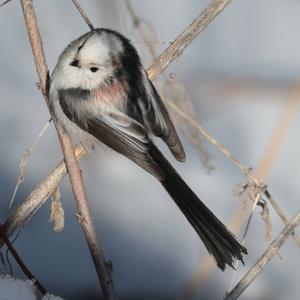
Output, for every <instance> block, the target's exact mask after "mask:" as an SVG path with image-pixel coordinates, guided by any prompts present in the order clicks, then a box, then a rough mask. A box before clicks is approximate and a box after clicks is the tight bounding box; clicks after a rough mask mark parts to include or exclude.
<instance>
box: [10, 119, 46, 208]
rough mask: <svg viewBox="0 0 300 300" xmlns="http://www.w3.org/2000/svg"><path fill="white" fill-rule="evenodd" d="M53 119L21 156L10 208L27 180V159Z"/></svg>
mask: <svg viewBox="0 0 300 300" xmlns="http://www.w3.org/2000/svg"><path fill="white" fill-rule="evenodd" d="M50 122H51V120H49V121H48V122H47V123H46V124H45V126H44V127H43V129H42V130H41V132H40V133H39V134H38V136H37V137H36V139H35V140H34V142H33V144H32V145H31V147H30V148H29V149H26V150H25V151H24V153H23V154H22V156H21V158H20V162H19V175H18V178H17V183H16V186H15V189H14V192H13V195H12V198H11V200H10V203H9V209H11V207H12V205H13V203H14V201H15V198H16V195H17V192H18V189H19V186H20V185H21V184H22V183H23V182H24V180H25V167H26V164H27V161H28V158H29V157H30V155H31V153H32V151H33V150H34V148H35V147H36V146H37V144H38V142H39V140H40V138H41V137H42V135H43V134H44V133H45V131H46V130H47V128H48V126H49V124H50Z"/></svg>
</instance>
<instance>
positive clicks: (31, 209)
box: [0, 8, 219, 246]
mask: <svg viewBox="0 0 300 300" xmlns="http://www.w3.org/2000/svg"><path fill="white" fill-rule="evenodd" d="M217 9H219V8H217ZM214 15H215V16H216V15H217V14H214ZM200 16H201V17H202V15H200ZM209 17H210V16H209ZM186 34H187V35H188V34H189V32H186ZM181 37H182V34H181ZM177 45H178V43H177ZM170 47H171V46H170ZM168 49H169V48H168ZM166 51H167V50H166ZM166 51H165V52H166ZM173 51H174V48H173ZM179 53H180V54H181V52H178V54H179ZM175 58H176V57H174V56H169V58H168V59H169V62H168V64H170V63H171V62H172V61H173V60H174V59H175ZM154 68H156V71H155V72H154V71H152V70H154ZM163 70H164V68H163V67H162V69H161V70H159V69H157V66H156V64H153V65H151V66H150V68H149V69H148V71H149V73H150V74H152V75H150V74H149V77H150V79H151V80H154V79H155V78H156V77H157V76H158V75H159V74H160V73H161V72H163ZM44 72H46V73H47V72H48V71H47V68H46V69H45V70H44ZM40 80H41V82H43V84H41V86H45V85H46V81H45V80H44V78H43V77H42V78H41V79H40ZM78 151H79V152H80V153H81V154H80V157H83V156H84V155H85V154H86V152H85V150H84V149H83V148H82V147H81V146H80V148H78ZM78 158H79V155H78V157H77V159H78ZM65 170H66V167H65V165H64V163H61V164H60V165H59V166H58V167H57V168H56V169H55V170H54V171H53V172H52V173H51V174H50V175H49V176H48V177H46V178H45V179H44V180H43V181H42V182H41V183H40V184H39V185H38V186H37V187H36V188H35V189H34V190H33V191H32V193H31V194H30V195H29V196H28V197H27V198H26V200H25V201H24V203H21V205H20V206H19V207H18V208H16V209H15V210H14V211H13V212H12V213H11V214H10V216H9V218H8V220H7V221H6V222H5V224H7V226H5V228H7V230H8V231H9V232H7V234H8V235H10V234H12V233H13V232H14V231H15V230H16V229H18V228H20V227H22V226H23V225H24V224H25V223H26V222H27V221H28V220H29V219H30V218H31V217H32V216H33V214H34V213H35V212H36V211H37V210H38V209H39V208H40V206H41V205H42V204H43V203H44V202H45V201H46V199H47V197H49V195H50V193H51V192H52V191H53V189H54V188H55V186H56V185H58V184H59V182H60V181H61V180H62V179H63V177H64V176H65V175H66V171H65ZM48 185H49V186H50V188H48V187H47V186H48ZM0 246H1V240H0Z"/></svg>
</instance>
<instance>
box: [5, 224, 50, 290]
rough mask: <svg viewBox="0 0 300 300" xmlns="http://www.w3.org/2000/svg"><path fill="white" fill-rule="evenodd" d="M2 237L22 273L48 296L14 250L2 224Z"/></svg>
mask: <svg viewBox="0 0 300 300" xmlns="http://www.w3.org/2000/svg"><path fill="white" fill-rule="evenodd" d="M0 235H1V237H2V239H3V240H4V242H5V244H6V246H7V248H8V250H9V251H10V253H11V254H12V256H13V257H14V259H15V260H16V262H17V264H18V265H19V266H20V268H21V269H22V271H23V272H24V274H25V275H26V276H27V277H28V278H29V279H30V280H32V281H33V282H34V284H35V285H36V286H37V288H38V289H39V290H40V292H41V293H42V294H43V295H45V294H47V293H48V292H47V290H46V289H45V288H44V286H43V285H42V284H41V283H40V282H39V280H37V278H36V277H35V276H34V275H33V274H32V273H31V271H30V270H29V269H28V267H27V266H26V265H25V263H24V262H23V260H22V259H21V257H20V256H19V254H18V252H17V251H16V249H15V248H14V246H13V245H12V243H11V242H10V240H9V239H8V237H7V235H6V233H5V231H4V229H3V227H2V224H1V223H0Z"/></svg>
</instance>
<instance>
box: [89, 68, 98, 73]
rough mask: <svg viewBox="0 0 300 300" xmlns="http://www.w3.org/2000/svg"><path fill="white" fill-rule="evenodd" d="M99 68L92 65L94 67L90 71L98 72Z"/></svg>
mask: <svg viewBox="0 0 300 300" xmlns="http://www.w3.org/2000/svg"><path fill="white" fill-rule="evenodd" d="M98 70H99V69H98V68H96V67H92V68H90V71H91V72H93V73H95V72H97V71H98Z"/></svg>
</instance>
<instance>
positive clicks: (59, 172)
mask: <svg viewBox="0 0 300 300" xmlns="http://www.w3.org/2000/svg"><path fill="white" fill-rule="evenodd" d="M84 154H85V149H84V148H83V147H82V146H81V145H79V146H78V147H77V148H76V149H75V155H76V158H77V159H80V158H82V157H83V155H84ZM66 175H67V169H66V164H65V162H64V161H63V160H62V161H61V162H60V163H59V164H58V165H57V166H56V167H55V168H54V169H53V170H52V171H51V172H50V173H49V175H48V176H47V177H45V178H44V179H43V180H42V181H41V182H40V183H39V184H38V185H37V186H36V187H35V188H34V189H33V190H32V191H31V193H30V194H29V195H28V196H27V198H26V199H25V200H24V201H22V203H21V204H20V205H19V206H18V207H17V208H16V209H14V210H13V211H12V212H11V213H10V214H9V216H8V218H7V219H6V221H5V223H4V224H3V229H4V231H5V233H6V235H7V236H8V237H9V236H11V235H12V234H13V233H15V232H16V231H18V230H20V229H21V228H22V227H23V226H24V225H25V224H26V223H27V222H28V221H30V219H31V217H32V216H33V215H34V214H35V213H36V212H37V211H38V210H39V208H40V207H41V206H42V205H43V204H44V203H45V202H46V201H47V199H48V198H49V196H50V195H51V193H52V192H53V191H54V189H55V188H56V187H57V186H58V185H59V183H60V182H61V180H62V179H63V178H64V177H65V176H66ZM3 244H4V242H3V239H1V238H0V248H1V247H2V246H3Z"/></svg>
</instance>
